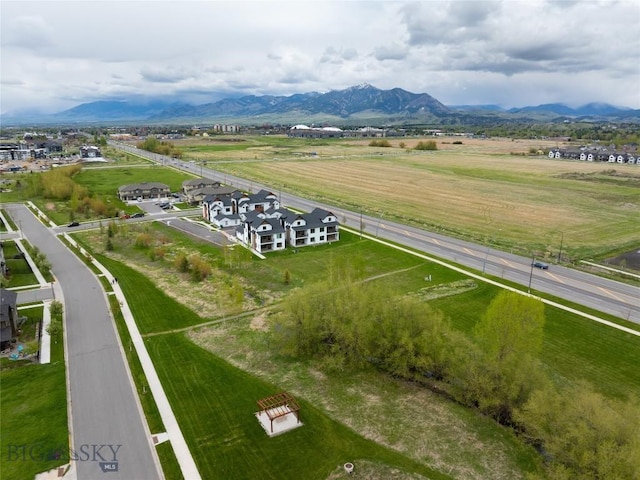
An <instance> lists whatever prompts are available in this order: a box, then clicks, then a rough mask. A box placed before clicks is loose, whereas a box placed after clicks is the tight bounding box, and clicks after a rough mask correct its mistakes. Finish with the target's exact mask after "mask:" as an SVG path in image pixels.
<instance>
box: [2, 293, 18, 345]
mask: <svg viewBox="0 0 640 480" xmlns="http://www.w3.org/2000/svg"><path fill="white" fill-rule="evenodd" d="M17 299H18V294H17V293H16V292H14V291H12V290H6V289H4V288H0V349H1V350H6V349H7V348H9V347H10V345H11V339H12V338H14V337H16V336H17V335H18V310H17V307H16V302H17Z"/></svg>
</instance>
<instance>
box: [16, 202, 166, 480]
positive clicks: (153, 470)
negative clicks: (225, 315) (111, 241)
mask: <svg viewBox="0 0 640 480" xmlns="http://www.w3.org/2000/svg"><path fill="white" fill-rule="evenodd" d="M6 210H7V211H8V212H9V213H10V215H11V217H12V218H13V220H14V221H15V222H16V223H18V222H19V223H20V227H21V229H22V231H23V232H24V235H25V237H27V238H28V239H29V242H30V243H31V244H32V245H35V246H37V247H38V248H39V249H40V250H41V251H42V252H43V253H44V254H45V255H46V256H47V259H48V260H49V261H50V262H51V265H52V270H53V272H54V273H55V275H56V278H57V279H58V281H59V282H60V286H61V287H62V291H63V296H64V305H65V327H66V338H67V344H66V347H67V359H68V363H67V376H68V381H69V395H70V398H68V402H69V403H70V406H71V408H70V415H71V423H70V427H71V432H70V433H71V438H72V442H73V444H72V445H71V452H70V455H72V456H75V457H76V459H75V460H76V462H75V464H76V472H77V478H78V479H79V480H92V479H100V480H105V479H109V480H116V479H119V480H154V479H162V478H164V477H163V474H162V473H161V468H160V463H159V461H158V457H157V455H156V452H155V448H154V447H153V444H152V441H151V435H150V433H149V430H148V427H147V424H146V423H145V421H144V420H143V418H144V416H143V414H142V411H141V408H140V404H139V403H138V398H137V396H136V394H135V391H134V387H133V384H132V380H131V377H130V373H129V371H128V367H127V366H126V364H125V361H124V358H123V352H122V350H121V347H120V343H119V339H118V336H117V334H116V331H115V325H114V322H113V319H112V317H111V313H110V310H109V308H108V304H107V299H106V298H105V294H104V291H103V289H102V286H101V285H100V282H99V281H98V279H97V278H96V277H95V276H94V274H93V273H92V272H91V271H90V270H89V269H88V268H87V267H86V266H85V265H84V264H83V263H82V262H81V261H80V260H79V259H78V258H77V257H76V256H75V255H74V254H73V253H71V252H70V251H69V250H68V249H67V247H66V246H65V245H63V244H62V242H61V241H60V240H58V238H56V236H55V232H54V231H53V230H52V229H49V228H47V227H45V226H44V225H43V224H42V223H40V221H39V220H37V219H36V218H35V216H34V215H33V214H32V213H31V211H30V210H29V209H28V208H27V207H26V206H24V205H8V206H6Z"/></svg>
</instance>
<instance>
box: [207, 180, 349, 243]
mask: <svg viewBox="0 0 640 480" xmlns="http://www.w3.org/2000/svg"><path fill="white" fill-rule="evenodd" d="M202 216H203V217H204V218H205V219H206V220H208V221H209V222H211V223H213V224H215V225H217V226H218V227H219V228H233V227H235V229H236V230H235V232H236V238H238V240H239V241H241V242H242V243H244V244H245V245H247V246H249V247H251V248H252V249H254V250H256V251H257V252H260V253H264V252H270V251H277V250H284V249H285V248H286V247H287V246H292V247H295V248H297V247H304V246H307V245H321V244H324V243H330V242H336V241H338V240H340V230H339V223H338V219H337V217H336V216H335V215H334V214H333V213H331V212H329V211H326V210H323V209H320V208H316V209H314V210H313V211H312V212H311V213H295V212H292V211H291V210H288V209H286V208H282V207H281V205H280V200H279V199H278V197H277V196H276V195H275V194H274V193H272V192H269V191H267V190H260V191H259V192H257V193H255V194H247V193H244V192H240V191H235V192H233V193H232V194H230V195H209V196H207V197H205V199H204V200H203V201H202Z"/></svg>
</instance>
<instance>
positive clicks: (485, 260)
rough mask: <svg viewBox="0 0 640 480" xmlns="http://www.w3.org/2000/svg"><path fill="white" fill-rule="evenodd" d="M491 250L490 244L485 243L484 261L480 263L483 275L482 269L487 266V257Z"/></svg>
mask: <svg viewBox="0 0 640 480" xmlns="http://www.w3.org/2000/svg"><path fill="white" fill-rule="evenodd" d="M490 251H491V244H489V245H487V254H486V255H485V256H484V262H483V263H482V274H483V275H484V271H485V269H486V267H487V260H488V259H489V252H490Z"/></svg>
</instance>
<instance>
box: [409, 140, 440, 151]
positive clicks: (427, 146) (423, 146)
mask: <svg viewBox="0 0 640 480" xmlns="http://www.w3.org/2000/svg"><path fill="white" fill-rule="evenodd" d="M413 149H414V150H438V145H437V144H436V142H435V140H427V141H426V142H422V141H420V142H418V144H417V145H416V146H415V147H413Z"/></svg>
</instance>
